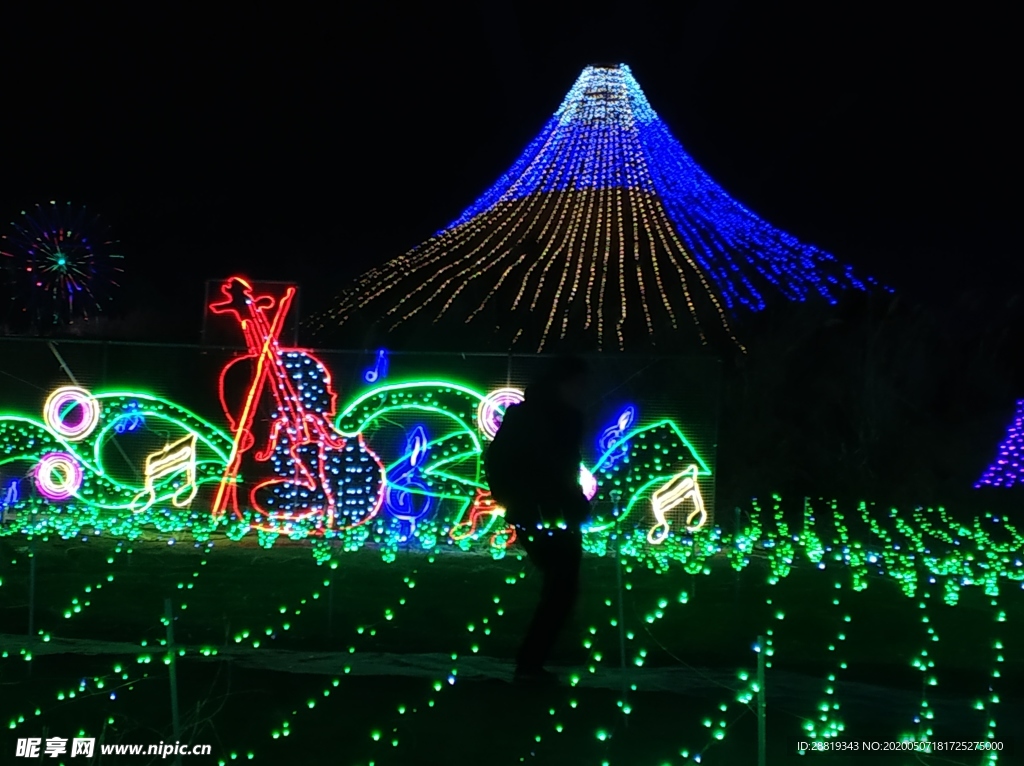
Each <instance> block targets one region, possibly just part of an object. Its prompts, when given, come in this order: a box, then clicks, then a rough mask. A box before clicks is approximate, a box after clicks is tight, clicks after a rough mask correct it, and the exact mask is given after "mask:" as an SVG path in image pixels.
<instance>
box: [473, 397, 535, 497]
mask: <svg viewBox="0 0 1024 766" xmlns="http://www.w3.org/2000/svg"><path fill="white" fill-rule="evenodd" d="M520 407H521V405H512V406H511V407H509V408H508V410H506V411H505V415H504V417H503V418H502V423H501V426H500V427H499V428H498V433H497V434H495V436H494V439H493V441H491V443H490V445H488V447H487V450H486V451H485V452H484V476H485V477H486V479H487V486H488V487H489V488H490V490H491V497H493V498H494V501H495V502H496V503H497V504H498V505H501V506H504V507H505V508H508V506H509V504H510V503H514V502H515V500H516V498H517V496H521V495H522V494H523V490H522V488H523V485H524V483H525V482H526V481H528V480H529V466H528V463H529V457H530V455H529V449H530V444H529V440H528V438H527V437H528V434H527V433H526V431H527V430H528V429H527V427H526V423H525V422H524V421H525V418H526V413H525V412H523V411H522V410H521V409H520Z"/></svg>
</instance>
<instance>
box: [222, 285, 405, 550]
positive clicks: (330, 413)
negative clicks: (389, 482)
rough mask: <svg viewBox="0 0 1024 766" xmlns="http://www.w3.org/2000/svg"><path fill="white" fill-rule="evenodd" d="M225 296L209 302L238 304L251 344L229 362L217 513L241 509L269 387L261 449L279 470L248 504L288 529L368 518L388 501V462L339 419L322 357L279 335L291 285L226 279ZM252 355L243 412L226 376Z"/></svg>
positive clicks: (228, 309) (261, 456) (346, 524)
mask: <svg viewBox="0 0 1024 766" xmlns="http://www.w3.org/2000/svg"><path fill="white" fill-rule="evenodd" d="M221 292H222V293H223V295H224V298H223V300H220V301H218V302H216V303H213V304H211V305H210V311H212V312H213V313H215V314H232V315H234V317H235V319H236V320H237V321H238V323H239V326H240V328H241V330H242V333H243V335H244V336H245V342H246V347H247V349H248V353H247V354H245V355H243V356H240V357H237V358H236V359H234V360H232V361H231V362H229V363H228V364H227V365H225V367H224V369H223V370H222V371H221V379H220V394H221V405H222V406H223V408H224V412H225V413H226V415H227V417H228V422H229V423H230V425H231V429H232V431H233V433H234V441H233V444H232V450H231V454H230V459H229V462H228V467H227V471H226V472H225V474H224V477H223V478H222V480H221V483H220V486H219V487H218V490H217V497H216V499H215V501H214V505H213V513H214V515H215V516H219V515H221V514H223V513H225V512H227V511H230V512H232V513H233V514H235V516H236V517H237V518H242V514H241V510H240V508H239V504H238V496H237V487H238V482H237V477H238V474H239V471H240V470H241V465H242V459H243V455H244V454H245V453H247V452H248V451H249V450H251V449H252V448H253V446H254V445H255V442H256V439H255V437H254V435H253V431H252V428H253V421H254V419H255V414H256V408H257V406H258V404H259V400H260V398H261V397H262V395H263V393H264V391H265V390H266V388H268V387H269V389H270V392H271V394H272V396H273V400H274V403H275V411H274V415H273V418H272V421H271V424H270V433H269V436H268V438H267V441H266V445H265V446H264V447H263V449H260V450H258V451H256V452H254V453H253V458H254V459H255V460H256V461H258V462H270V464H271V465H272V466H273V469H274V476H273V477H272V478H269V479H265V480H262V481H260V482H258V483H257V484H256V485H255V486H253V487H252V489H251V490H250V492H249V504H250V505H251V506H252V508H253V509H255V510H256V512H257V513H259V514H260V515H262V516H264V517H265V518H266V519H267V524H268V527H267V528H269V529H273V530H275V531H278V530H282V527H284V531H288V530H287V526H288V524H289V523H290V522H296V521H299V520H302V519H309V518H313V519H314V521H315V526H316V532H317V533H321V534H322V533H323V531H325V530H327V529H348V528H351V527H355V526H358V525H360V524H364V523H366V522H367V521H369V520H370V519H372V518H373V517H374V516H376V515H377V512H378V511H379V510H380V507H381V504H382V502H383V498H384V488H385V476H384V465H383V463H382V462H381V461H380V458H378V457H377V455H376V454H374V453H373V452H372V451H371V450H370V449H369V448H367V446H366V444H365V443H364V441H363V438H362V436H361V435H357V436H356V437H355V438H346V437H345V436H344V435H343V434H342V433H340V432H339V431H338V430H337V429H336V428H335V427H334V425H333V420H334V415H335V412H336V406H337V394H336V393H335V392H334V390H333V388H332V384H331V376H330V374H329V373H328V371H327V368H326V367H325V366H324V365H323V363H322V362H321V361H320V360H318V359H317V358H316V357H314V356H313V355H312V354H310V353H309V352H307V351H302V350H299V349H282V348H281V347H280V344H279V341H278V339H279V337H280V335H281V330H282V327H283V325H284V319H285V317H286V315H287V313H288V310H289V308H290V307H291V303H292V300H293V298H294V296H295V288H294V287H289V288H287V289H286V291H285V293H284V294H283V295H282V296H281V297H280V299H275V298H274V297H273V296H269V295H260V296H255V295H253V292H252V286H251V285H250V284H249V283H248V282H246V281H245V280H244V279H241V278H239V277H233V278H232V279H230V280H229V281H228V282H226V283H225V284H224V285H222V286H221ZM245 361H251V362H254V367H255V372H254V374H253V376H252V379H251V385H250V387H249V389H248V392H247V394H246V397H245V401H244V403H243V405H242V409H241V412H240V414H239V415H238V416H237V417H236V416H234V415H233V414H232V408H231V406H230V405H229V403H228V402H227V398H226V393H225V378H226V376H227V374H228V371H229V370H230V369H231V368H232V367H234V365H236V364H238V363H241V362H245Z"/></svg>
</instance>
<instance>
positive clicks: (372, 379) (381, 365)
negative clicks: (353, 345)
mask: <svg viewBox="0 0 1024 766" xmlns="http://www.w3.org/2000/svg"><path fill="white" fill-rule="evenodd" d="M387 375H388V352H387V351H385V350H384V349H381V350H380V351H378V352H377V363H376V364H375V365H374V366H373V367H372V368H371V369H369V370H367V371H366V373H365V374H364V375H363V380H365V381H366V382H367V383H376V382H377V381H378V380H381V379H382V378H386V377H387Z"/></svg>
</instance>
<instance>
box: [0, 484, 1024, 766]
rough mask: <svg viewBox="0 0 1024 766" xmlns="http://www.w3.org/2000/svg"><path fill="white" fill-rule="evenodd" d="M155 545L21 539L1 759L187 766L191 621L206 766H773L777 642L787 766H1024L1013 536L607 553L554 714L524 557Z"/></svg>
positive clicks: (252, 544) (953, 531)
mask: <svg viewBox="0 0 1024 766" xmlns="http://www.w3.org/2000/svg"><path fill="white" fill-rule="evenodd" d="M964 518H967V517H966V516H965V517H964ZM82 532H87V530H82ZM134 533H136V534H139V533H141V536H139V537H137V538H136V539H134V540H131V541H129V540H127V539H123V538H122V539H114V538H113V537H111V536H110V535H109V534H106V535H101V536H99V537H88V535H86V537H88V540H84V539H83V538H82V535H81V534H80V535H79V536H78V537H76V538H74V539H69V540H62V539H59V538H55V537H51V538H49V539H47V538H45V537H37V538H35V539H34V540H33V539H31V538H29V537H27V536H24V535H22V534H16V535H8V536H6V537H0V552H2V557H0V620H2V633H3V635H2V637H0V642H2V644H0V646H2V651H0V656H2V660H0V684H2V688H3V690H4V691H3V694H2V696H0V715H2V718H0V721H2V722H3V724H4V725H5V736H4V737H3V741H2V742H0V747H2V748H3V752H5V753H12V752H13V748H14V743H15V741H16V739H17V738H18V737H27V736H43V737H45V736H66V737H71V736H76V735H77V733H78V732H79V731H84V732H85V736H90V737H97V738H98V739H101V740H102V742H105V743H115V742H128V743H134V742H147V743H148V742H157V741H160V740H164V741H173V739H174V736H173V731H172V727H171V714H170V710H171V704H170V684H169V671H170V668H169V667H168V665H167V664H166V663H168V662H169V657H168V651H167V647H166V646H165V645H164V644H163V642H164V641H165V640H166V625H165V623H164V619H163V617H164V607H165V599H168V598H169V599H170V600H171V602H172V606H173V614H174V635H175V644H176V653H175V654H176V657H177V662H176V671H177V675H178V684H179V699H180V703H179V704H180V710H181V727H182V738H183V739H188V740H191V741H193V742H196V743H210V744H212V745H213V751H214V756H213V757H212V758H208V759H204V758H201V757H194V758H186V759H185V762H189V763H200V762H209V763H219V762H224V763H230V762H232V760H233V759H234V760H235V762H248V761H249V760H250V759H251V761H253V762H257V763H269V764H278V763H311V764H312V763H339V764H363V765H366V764H370V763H374V764H432V763H437V764H461V763H484V762H486V763H494V764H504V763H509V764H515V763H539V764H546V763H552V764H556V763H557V764H562V763H573V764H576V763H579V764H595V765H598V764H603V763H609V764H616V765H617V764H624V765H626V766H633V765H634V764H650V766H661V765H662V764H669V763H671V764H684V763H694V762H698V760H699V762H701V763H706V764H739V763H750V764H754V763H756V762H757V724H756V715H755V712H756V707H757V667H758V661H757V660H758V657H757V653H756V652H755V647H756V645H757V644H758V637H759V636H763V637H764V643H763V645H762V648H763V651H764V656H765V660H766V665H767V667H766V668H765V681H766V689H767V696H766V701H767V706H766V722H767V736H768V755H769V757H768V763H770V764H788V763H821V764H824V763H839V764H857V763H865V764H867V763H879V762H883V761H880V756H878V755H877V754H874V755H865V754H863V753H861V755H859V756H858V755H850V754H844V755H840V756H829V755H823V754H810V755H805V756H803V757H798V756H796V755H795V750H796V743H797V742H798V741H800V740H803V741H806V742H813V741H819V742H820V741H826V740H828V741H831V742H836V741H840V740H843V741H867V740H896V739H905V740H909V739H917V740H924V739H930V740H963V741H970V742H972V743H973V742H980V743H982V746H983V747H984V746H986V745H985V744H984V743H1002V744H1001V745H1000V746H1001V747H1002V748H1003V750H1002V751H1001V752H994V751H988V752H966V751H958V752H948V751H947V752H943V753H936V754H934V755H931V756H926V755H912V754H903V755H898V754H897V755H893V756H889V757H885V759H884V762H885V763H894V764H897V763H898V764H920V763H926V764H927V763H934V764H940V763H962V764H980V763H989V762H999V763H1007V764H1013V763H1021V762H1024V760H1021V759H1024V751H1022V750H1021V749H1020V745H1019V743H1018V742H1016V741H1015V737H1017V736H1018V724H1017V721H1018V720H1019V718H1020V715H1021V713H1022V712H1024V705H1022V704H1021V701H1022V700H1021V695H1020V692H1019V689H1020V688H1021V680H1022V676H1024V673H1022V660H1024V652H1022V650H1021V644H1020V642H1019V636H1021V635H1022V630H1021V628H1022V621H1024V615H1022V610H1021V604H1022V596H1021V583H1022V581H1024V566H1022V561H1021V558H1020V557H1021V550H1022V542H1024V540H1022V537H1021V535H1020V533H1018V532H1017V530H1016V529H1015V528H1013V527H1012V526H1011V525H1010V524H1008V523H1007V522H1006V520H1005V519H1003V518H1000V517H996V516H992V515H988V516H985V515H982V516H980V517H978V518H976V519H974V520H972V521H970V522H966V523H964V522H961V521H957V520H956V518H955V517H954V516H953V515H952V514H950V513H948V512H946V511H943V510H940V509H932V510H916V511H914V510H908V511H903V510H900V511H890V510H888V509H883V508H877V507H870V506H861V507H859V508H858V507H856V506H854V507H837V506H835V505H834V504H831V503H827V502H822V501H813V502H803V501H797V502H795V503H792V504H791V503H788V502H786V503H783V502H781V501H776V500H769V501H767V502H762V503H756V502H755V503H753V504H752V505H751V506H749V507H748V508H747V509H746V513H745V514H743V515H742V516H741V524H740V529H738V530H735V531H731V530H730V531H726V532H723V531H722V530H721V529H717V528H716V529H711V528H708V529H703V530H699V531H698V532H697V533H695V535H694V536H693V537H692V538H682V537H680V538H677V537H672V538H670V540H668V541H667V542H666V543H665V544H664V545H661V546H650V545H647V544H645V543H644V538H643V530H630V532H629V536H628V538H627V539H626V540H616V538H615V537H614V536H613V535H609V534H608V533H607V532H604V533H601V534H600V538H599V539H597V536H592V537H594V539H592V540H590V541H589V543H588V548H589V549H590V550H591V555H589V556H588V557H587V558H586V560H585V593H584V597H583V603H582V604H581V606H580V609H579V612H578V614H577V615H576V618H575V621H574V623H573V628H572V630H570V631H569V633H568V635H567V636H566V639H565V641H564V643H563V644H562V645H561V646H560V647H559V649H558V653H557V657H556V665H557V667H559V668H560V669H561V670H562V671H563V672H564V673H565V675H566V677H567V678H569V679H570V684H574V685H568V686H566V687H565V688H560V689H555V690H529V689H522V688H518V687H514V686H512V685H510V684H508V683H507V680H508V678H509V677H510V675H511V669H512V665H511V657H512V655H513V653H514V651H515V646H516V642H517V640H518V638H519V635H520V633H521V631H522V629H523V627H524V626H525V623H526V620H527V619H528V616H529V610H530V608H531V605H532V601H533V598H534V597H535V594H536V589H537V585H538V584H537V581H536V578H535V577H531V576H530V570H529V568H528V565H527V563H526V562H525V561H524V560H522V559H521V558H520V556H519V551H518V549H517V548H516V547H514V546H513V547H512V548H510V549H509V550H508V551H507V552H506V553H505V555H504V556H503V557H501V558H495V557H494V556H493V555H492V554H490V553H483V554H476V553H472V552H465V551H462V550H460V549H459V548H457V547H455V546H451V545H443V546H439V547H438V548H437V549H436V550H423V551H404V550H403V551H398V553H397V555H396V554H395V552H394V551H393V550H389V549H387V547H386V546H385V547H384V548H383V549H382V548H379V547H378V545H377V543H376V542H375V541H374V539H373V536H372V535H371V536H370V538H368V539H367V540H366V541H365V542H364V544H363V546H362V547H361V548H360V549H358V550H349V551H345V550H342V548H341V547H340V545H341V544H340V543H338V542H336V543H334V546H337V547H332V544H331V543H318V544H316V545H315V546H314V545H313V544H311V543H309V542H308V541H297V542H291V541H287V540H285V541H281V540H279V541H277V543H276V544H275V545H273V547H271V548H269V549H264V548H261V547H259V545H258V544H257V543H258V540H257V537H256V535H253V534H250V535H248V536H246V537H244V538H242V539H241V540H240V541H233V540H230V539H228V538H227V537H225V536H224V535H223V534H222V533H221V532H219V531H214V532H213V534H212V536H211V537H210V539H209V540H207V541H204V542H200V543H197V542H196V541H195V540H193V539H192V538H190V537H189V536H188V535H187V534H184V535H180V536H178V537H171V535H170V533H159V532H157V531H156V529H155V528H152V527H150V528H146V529H137V530H135V532H134ZM172 540H173V542H174V544H173V545H169V544H168V543H170V542H171V541H172ZM264 542H267V541H266V540H264ZM617 545H620V546H621V550H622V554H621V557H617V556H616V555H615V553H614V550H615V548H616V546H617ZM314 548H315V550H314ZM33 553H34V558H35V571H36V576H35V598H34V604H35V610H34V614H33V615H32V617H31V619H32V622H33V630H32V632H33V633H34V635H33V636H31V637H28V633H29V624H28V623H29V619H30V617H29V604H30V581H31V570H32V556H33ZM601 554H603V555H601ZM616 562H620V565H621V570H619V571H621V574H622V583H623V588H622V591H621V594H622V596H623V602H622V607H623V615H624V621H623V623H622V624H620V623H619V594H620V590H619V589H618V584H617V583H618V577H617V574H618V571H617V564H616ZM620 627H621V628H622V635H624V637H625V642H624V647H625V667H624V668H623V667H621V666H620V662H621V660H620V643H619V642H620ZM29 660H31V661H29ZM988 746H989V747H991V746H992V745H991V744H990V745H988ZM82 760H83V759H81V758H78V759H65V761H64V762H66V763H69V764H74V763H77V762H82ZM109 760H110V761H111V762H138V763H143V762H147V761H146V759H136V760H134V761H132V760H131V759H130V758H128V757H124V758H121V759H120V760H119V759H116V758H112V757H111V758H110V759H109ZM157 760H159V759H157ZM47 761H48V762H60V760H59V759H47ZM97 762H99V761H98V760H97ZM104 762H105V761H104Z"/></svg>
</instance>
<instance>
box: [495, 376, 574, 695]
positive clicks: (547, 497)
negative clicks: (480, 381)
mask: <svg viewBox="0 0 1024 766" xmlns="http://www.w3.org/2000/svg"><path fill="white" fill-rule="evenodd" d="M587 378H588V370H587V366H586V363H585V362H584V361H583V360H582V359H580V358H578V357H571V356H563V357H558V358H556V359H555V360H554V361H553V362H552V363H551V364H550V365H549V366H548V368H547V369H546V370H545V371H544V373H543V374H542V375H541V376H540V377H539V378H538V379H537V380H536V381H535V382H534V383H532V384H531V385H530V386H528V387H527V389H526V395H525V401H523V402H522V403H521V404H516V405H512V406H510V407H509V408H508V409H507V410H506V412H505V414H504V417H503V418H502V422H501V425H500V426H499V428H498V431H497V433H496V434H495V436H494V440H493V441H492V442H491V444H490V446H489V448H488V450H487V454H486V456H485V461H484V463H485V464H484V469H485V473H486V476H487V483H488V485H489V487H490V490H491V496H492V497H493V498H494V500H495V502H496V503H497V504H498V505H500V506H502V507H504V508H505V521H506V522H507V523H508V524H511V525H512V526H514V527H515V528H516V538H517V540H518V541H519V542H520V543H521V544H522V546H523V548H524V549H525V550H526V553H527V556H528V557H529V559H530V561H531V562H532V563H533V565H534V566H535V567H536V568H537V569H538V570H540V573H541V575H542V577H543V584H542V587H541V595H540V600H539V602H538V604H537V607H536V610H535V612H534V614H533V618H532V620H531V621H530V625H529V628H528V629H527V631H526V635H525V637H524V638H523V642H522V644H521V646H520V648H519V651H518V653H517V655H516V671H515V676H514V680H515V682H517V683H528V684H541V685H551V684H556V683H558V679H557V677H556V676H555V674H553V673H551V672H549V671H547V670H545V669H544V665H545V664H546V662H547V660H548V657H549V656H550V654H551V650H552V649H553V648H554V645H555V642H556V641H557V639H558V636H559V634H560V633H561V631H562V629H563V628H564V627H565V624H566V622H567V620H568V618H569V616H570V614H571V613H572V609H573V607H574V606H575V603H576V600H577V598H578V595H579V586H580V566H581V564H582V560H583V541H582V533H581V531H580V526H581V524H582V523H583V522H584V521H585V520H586V518H587V516H588V515H589V514H590V503H589V501H588V500H587V499H586V497H585V496H584V494H583V489H582V488H581V486H580V482H579V478H580V464H581V454H580V450H581V444H582V441H583V425H584V423H583V409H582V400H583V396H584V394H585V392H586V384H587Z"/></svg>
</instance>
